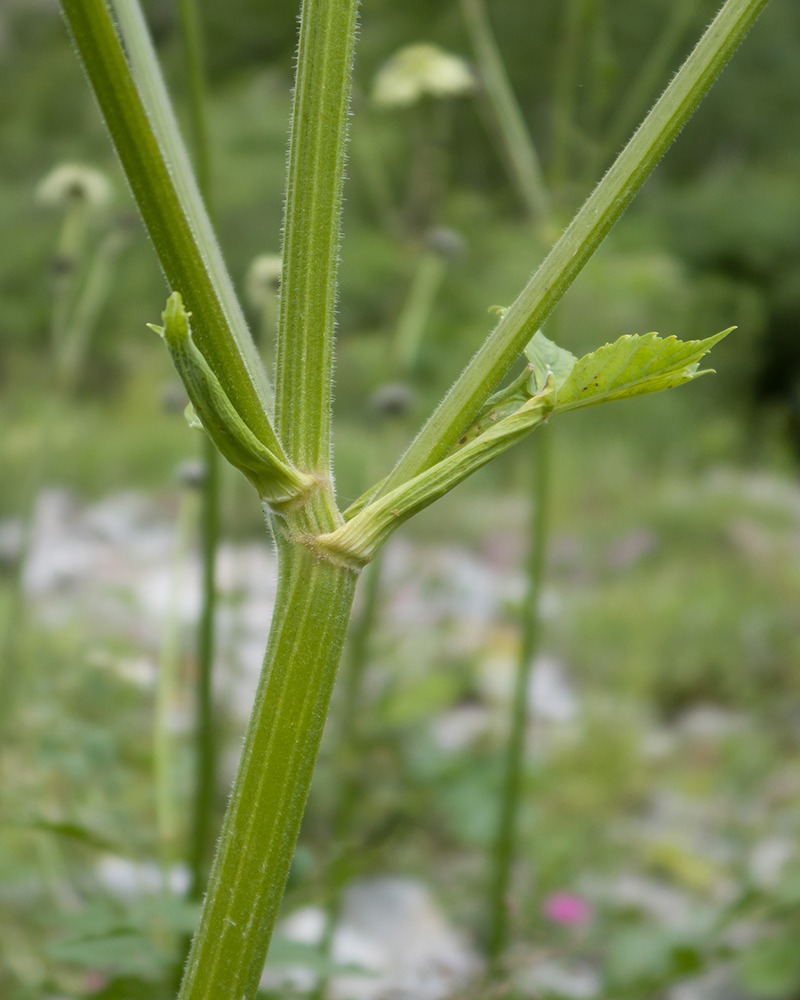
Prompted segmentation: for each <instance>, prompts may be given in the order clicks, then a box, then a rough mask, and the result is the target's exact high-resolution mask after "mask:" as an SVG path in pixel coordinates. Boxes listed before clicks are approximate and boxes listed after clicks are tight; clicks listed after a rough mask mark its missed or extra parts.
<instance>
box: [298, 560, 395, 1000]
mask: <svg viewBox="0 0 800 1000" xmlns="http://www.w3.org/2000/svg"><path fill="white" fill-rule="evenodd" d="M380 580H381V556H380V554H378V555H377V556H376V557H375V559H373V561H372V562H371V563H370V565H369V566H368V567H367V568H366V570H365V571H364V574H363V576H362V581H363V588H364V589H363V594H364V606H363V608H362V610H361V614H360V616H359V617H358V619H357V621H356V622H355V624H354V626H353V628H352V632H351V636H350V639H349V641H348V653H349V655H347V656H346V659H345V664H344V667H343V668H342V676H341V680H340V682H339V683H340V684H341V686H342V705H341V711H340V714H339V719H338V743H337V747H336V752H335V763H336V780H337V783H338V786H339V787H338V788H337V796H336V805H335V807H334V815H333V824H332V831H331V848H332V850H331V857H330V861H329V862H328V867H327V871H326V873H325V876H326V878H325V881H326V886H325V896H326V898H325V931H324V933H323V938H322V942H321V946H320V950H321V951H322V954H323V955H325V956H327V957H328V958H329V959H330V958H332V955H331V948H332V945H333V935H334V931H335V930H336V921H337V919H338V916H339V910H340V907H341V898H342V888H343V885H344V883H345V880H346V879H347V875H348V869H349V864H348V862H349V861H350V860H351V852H352V850H353V844H352V836H353V820H354V816H355V807H356V803H357V801H358V797H359V792H360V791H361V788H362V784H361V780H360V778H361V775H360V750H361V746H362V736H361V731H360V729H359V726H358V712H359V708H360V707H361V698H362V694H363V681H364V672H365V671H366V668H367V664H368V663H369V653H370V641H371V639H372V633H373V629H374V626H375V619H376V616H377V610H378V595H379V593H380ZM327 989H328V976H321V977H320V980H319V983H318V984H317V988H316V990H315V991H314V997H315V998H316V1000H324V998H325V996H326V995H327Z"/></svg>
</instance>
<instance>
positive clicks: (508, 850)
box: [486, 427, 553, 974]
mask: <svg viewBox="0 0 800 1000" xmlns="http://www.w3.org/2000/svg"><path fill="white" fill-rule="evenodd" d="M552 433H553V432H552V430H551V429H550V428H548V427H540V428H539V432H538V433H537V434H536V435H535V437H534V441H533V442H532V446H529V450H528V452H527V453H526V455H525V461H526V465H527V467H528V469H529V470H530V475H531V496H532V500H533V503H532V505H531V510H532V517H531V531H530V540H529V547H528V559H527V566H526V572H527V578H528V585H527V592H526V594H525V599H524V602H523V606H522V614H521V616H520V617H521V625H522V637H521V642H520V650H519V660H518V662H517V673H516V680H515V683H514V695H513V700H512V703H511V729H510V732H509V737H508V745H507V747H506V757H505V763H504V769H503V786H502V794H501V799H500V811H499V822H498V825H497V836H496V839H495V841H494V845H493V848H492V855H491V877H490V883H489V930H488V937H487V949H486V951H487V957H488V959H489V971H490V974H497V973H498V972H499V971H500V970H499V964H500V959H501V957H502V954H503V951H504V950H505V947H506V944H507V942H508V892H509V887H510V884H511V865H512V863H513V860H514V847H515V842H516V825H517V816H518V813H519V805H520V797H521V788H522V766H523V758H524V754H525V730H526V723H527V719H528V689H529V686H530V677H531V669H532V667H533V661H534V659H535V657H536V653H537V651H538V647H539V633H540V617H539V604H540V598H541V589H542V578H543V576H544V568H545V563H546V559H547V535H548V505H549V492H550V450H551V440H550V439H551V435H552Z"/></svg>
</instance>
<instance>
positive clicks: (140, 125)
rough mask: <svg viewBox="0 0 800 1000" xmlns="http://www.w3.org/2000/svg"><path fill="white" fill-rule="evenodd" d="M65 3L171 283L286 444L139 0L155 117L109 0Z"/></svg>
mask: <svg viewBox="0 0 800 1000" xmlns="http://www.w3.org/2000/svg"><path fill="white" fill-rule="evenodd" d="M62 9H63V11H64V15H65V17H66V20H67V23H68V25H69V28H70V31H71V33H72V37H73V39H74V41H75V45H76V48H77V50H78V52H79V54H80V57H81V59H82V61H83V65H84V67H85V69H86V73H87V75H88V77H89V81H90V83H91V85H92V89H93V90H94V92H95V96H96V97H97V100H98V103H99V105H100V109H101V111H102V113H103V116H104V118H105V121H106V125H107V126H108V130H109V132H110V133H111V138H112V140H113V142H114V146H115V147H116V150H117V154H118V155H119V158H120V160H121V161H122V166H123V168H124V170H125V174H126V176H127V178H128V183H129V184H130V186H131V190H132V192H133V195H134V198H135V199H136V201H137V204H138V206H139V210H140V212H141V214H142V218H143V219H144V222H145V225H146V227H147V231H148V233H149V234H150V238H151V239H152V241H153V245H154V246H155V249H156V252H157V254H158V257H159V260H160V261H161V266H162V268H163V269H164V274H165V275H166V278H167V281H168V283H169V284H170V286H171V287H172V288H173V289H174V290H177V291H179V292H181V294H182V295H183V296H184V298H185V301H186V302H187V305H188V307H189V309H190V310H191V311H192V312H193V314H194V330H195V336H196V339H197V344H198V346H199V347H200V350H201V351H202V352H203V354H204V355H205V357H206V360H207V361H208V363H209V364H210V365H211V367H212V369H213V370H214V372H215V373H216V374H217V377H218V378H219V380H220V382H221V383H222V385H223V387H224V388H225V391H226V392H227V394H228V396H229V397H230V399H231V400H232V401H233V402H234V404H235V406H236V408H237V410H238V411H239V412H240V413H241V415H242V417H243V419H244V420H246V422H247V423H248V425H249V426H250V427H251V428H252V429H253V432H254V433H256V435H257V436H258V437H259V438H261V439H262V440H264V442H265V443H267V442H269V444H270V445H271V447H272V448H273V449H276V448H277V452H281V453H282V449H281V448H280V445H278V442H277V439H276V437H275V433H274V431H273V430H272V426H271V424H270V422H269V417H268V415H267V412H268V405H269V385H268V381H267V377H266V373H265V372H264V369H263V366H262V365H261V362H260V360H259V358H258V354H257V352H256V349H255V345H254V344H253V341H252V338H251V337H250V334H249V332H248V330H247V326H246V324H245V322H244V319H243V317H242V313H241V308H240V307H239V305H238V303H237V301H236V297H235V295H234V293H233V288H232V286H231V283H230V278H229V277H228V274H227V271H226V270H225V265H224V263H223V261H222V257H221V255H220V253H219V248H218V247H217V244H216V240H215V238H214V235H213V231H212V229H211V224H210V222H209V220H208V216H207V213H206V212H205V209H204V208H203V204H202V199H201V198H200V194H199V192H198V191H197V185H196V183H195V181H194V178H193V175H192V172H191V167H190V165H189V159H188V155H187V153H186V150H185V148H184V147H183V143H182V141H181V139H180V133H179V131H178V128H177V124H175V116H174V113H173V112H172V109H171V106H170V105H169V99H168V98H167V96H166V89H165V88H164V84H163V80H162V79H161V74H160V71H159V70H158V64H157V61H156V59H155V55H154V54H153V52H152V43H151V42H150V38H149V35H148V33H147V29H146V27H145V26H144V21H143V18H142V16H141V10H140V9H139V6H138V3H137V2H136V0H117V3H116V6H115V10H116V12H117V14H118V16H119V18H120V23H121V25H122V26H123V30H124V31H125V41H126V46H127V48H128V51H129V53H130V55H131V59H132V60H135V61H136V62H137V76H138V77H139V78H140V80H141V81H142V86H143V89H145V90H146V91H147V94H148V99H147V104H148V105H149V106H150V107H151V108H153V109H154V112H153V118H152V120H151V119H150V118H149V117H148V114H147V112H146V111H145V104H144V103H143V101H142V97H141V95H140V93H139V90H138V88H137V85H136V83H135V82H134V79H133V75H132V73H131V68H130V66H129V65H128V61H127V59H126V57H125V52H124V51H123V48H122V44H121V42H120V38H119V36H118V35H117V32H116V29H115V27H114V23H113V21H112V19H111V13H110V11H109V9H108V7H107V6H106V3H105V0H62Z"/></svg>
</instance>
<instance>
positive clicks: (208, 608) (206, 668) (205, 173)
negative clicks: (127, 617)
mask: <svg viewBox="0 0 800 1000" xmlns="http://www.w3.org/2000/svg"><path fill="white" fill-rule="evenodd" d="M179 8H180V19H181V29H182V33H183V50H184V62H185V66H186V82H187V84H188V86H187V90H188V94H189V109H190V119H191V125H192V138H193V147H194V164H195V170H196V171H197V184H198V187H199V188H200V192H201V194H202V196H203V200H204V201H205V203H206V206H207V208H208V210H209V214H210V213H211V150H210V147H209V142H208V125H207V121H206V86H205V67H204V52H203V32H202V25H201V22H200V13H199V11H198V9H197V3H196V0H180V4H179ZM203 462H204V465H205V476H204V479H203V501H202V503H203V507H202V515H201V522H200V536H201V545H200V556H201V562H202V608H201V610H200V621H199V626H198V632H197V688H196V716H195V760H194V763H195V784H194V803H193V815H192V827H191V833H190V838H191V839H190V843H189V869H190V872H191V886H190V889H189V895H190V897H191V898H192V899H195V900H199V899H202V898H203V893H204V892H205V888H206V880H207V876H208V872H207V864H208V856H209V848H210V839H211V832H212V831H211V825H212V824H211V820H212V814H213V810H214V792H215V788H216V771H217V769H216V745H215V733H214V711H213V708H214V706H213V673H214V616H215V611H216V602H217V589H216V563H217V541H218V538H219V462H220V458H219V454H218V452H217V449H216V448H215V447H214V444H213V442H212V440H211V438H210V437H208V435H204V438H203Z"/></svg>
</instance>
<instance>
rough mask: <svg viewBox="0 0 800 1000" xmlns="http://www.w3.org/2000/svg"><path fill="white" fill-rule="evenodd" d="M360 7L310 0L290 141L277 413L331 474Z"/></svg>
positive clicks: (289, 438)
mask: <svg viewBox="0 0 800 1000" xmlns="http://www.w3.org/2000/svg"><path fill="white" fill-rule="evenodd" d="M357 9H358V2H357V0H303V10H302V17H301V22H300V42H299V48H298V54H297V78H296V82H295V92H294V108H293V115H292V132H291V140H290V147H289V173H288V180H287V189H286V219H285V225H284V240H283V277H282V279H281V301H280V320H279V323H278V342H277V357H276V366H275V371H276V414H275V416H276V421H277V428H278V433H279V435H280V437H281V440H282V441H283V442H284V444H285V447H286V450H287V453H288V454H289V456H290V458H291V460H292V461H293V462H295V463H297V464H298V465H299V467H300V468H301V469H302V470H303V471H305V472H313V473H316V474H318V475H320V476H323V477H327V476H329V475H330V418H331V413H330V411H331V381H332V364H333V327H334V316H335V309H336V272H337V262H338V254H339V226H340V217H341V209H342V185H343V181H344V163H345V145H346V139H347V116H348V112H349V107H350V84H351V75H352V67H353V49H354V44H355V34H356V13H357Z"/></svg>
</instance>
